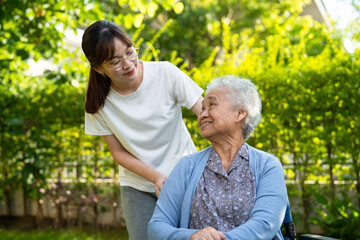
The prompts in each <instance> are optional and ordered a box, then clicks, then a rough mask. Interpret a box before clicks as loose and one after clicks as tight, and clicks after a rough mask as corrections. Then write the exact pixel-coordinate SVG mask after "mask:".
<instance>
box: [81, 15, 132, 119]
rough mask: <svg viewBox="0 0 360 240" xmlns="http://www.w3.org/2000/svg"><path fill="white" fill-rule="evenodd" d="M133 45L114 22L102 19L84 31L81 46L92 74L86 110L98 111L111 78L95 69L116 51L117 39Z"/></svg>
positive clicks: (103, 102) (88, 111) (108, 88)
mask: <svg viewBox="0 0 360 240" xmlns="http://www.w3.org/2000/svg"><path fill="white" fill-rule="evenodd" d="M116 39H119V40H120V41H122V42H123V43H124V44H125V45H126V46H127V47H131V46H132V42H131V40H130V38H129V37H128V35H127V34H126V33H125V32H124V31H123V30H122V29H121V28H120V27H119V26H118V25H116V24H115V23H114V22H111V21H106V20H101V21H96V22H95V23H93V24H91V25H90V26H89V27H88V28H87V29H86V30H85V32H84V35H83V37H82V43H81V47H82V49H83V51H84V53H85V56H86V58H87V59H88V61H89V63H90V76H89V83H88V88H87V91H86V99H85V111H86V112H87V113H92V114H94V113H97V112H98V111H99V109H100V108H102V107H103V106H104V104H105V99H106V96H107V94H108V93H109V90H110V84H111V79H110V78H109V77H108V76H106V75H105V74H104V75H102V74H100V73H98V72H97V71H95V69H100V68H101V65H102V64H103V63H104V62H105V61H106V60H109V59H110V58H111V57H112V56H113V55H114V53H115V40H116Z"/></svg>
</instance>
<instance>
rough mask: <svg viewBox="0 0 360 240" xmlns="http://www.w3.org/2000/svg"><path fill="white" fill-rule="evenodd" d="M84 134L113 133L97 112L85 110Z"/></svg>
mask: <svg viewBox="0 0 360 240" xmlns="http://www.w3.org/2000/svg"><path fill="white" fill-rule="evenodd" d="M85 134H89V135H99V136H106V135H111V134H113V132H112V131H111V130H110V128H109V127H108V125H107V124H106V122H105V120H104V119H103V118H102V116H101V115H100V114H99V113H95V114H90V113H87V112H85Z"/></svg>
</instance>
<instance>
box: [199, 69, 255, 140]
mask: <svg viewBox="0 0 360 240" xmlns="http://www.w3.org/2000/svg"><path fill="white" fill-rule="evenodd" d="M220 87H226V88H228V89H229V91H228V93H227V94H226V95H225V97H226V98H227V99H228V100H230V101H231V104H232V106H233V107H234V108H236V109H242V110H245V111H246V112H247V115H246V117H245V121H244V124H243V126H242V129H243V133H244V139H245V140H246V139H248V138H249V136H250V134H251V133H252V132H253V131H254V129H255V127H256V126H257V125H258V124H259V123H260V121H261V117H262V116H261V99H260V94H259V93H258V90H257V88H256V86H255V85H254V84H253V83H252V82H251V81H250V80H248V79H245V78H237V77H235V76H232V75H224V76H221V77H219V78H215V79H213V80H212V81H211V82H210V83H209V84H208V85H207V89H206V94H208V93H209V92H210V91H212V90H214V89H215V88H220Z"/></svg>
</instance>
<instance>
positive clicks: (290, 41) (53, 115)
mask: <svg viewBox="0 0 360 240" xmlns="http://www.w3.org/2000/svg"><path fill="white" fill-rule="evenodd" d="M359 5H360V1H359V0H342V1H341V0H184V1H178V0H154V1H151V0H64V1H58V0H36V1H34V0H0V52H1V54H0V234H1V238H2V239H48V238H52V239H88V240H92V239H107V240H110V239H127V233H126V230H125V224H124V220H123V218H122V211H121V208H120V207H119V204H120V201H121V199H120V198H119V182H118V180H117V166H116V164H115V163H114V161H113V160H112V158H111V155H110V153H109V151H108V150H107V148H106V145H105V144H104V143H103V141H102V140H101V138H99V137H94V136H87V135H84V126H83V122H84V99H85V90H86V86H87V79H88V74H89V64H88V62H87V61H86V59H85V56H84V55H83V52H82V50H81V48H80V44H81V37H82V33H83V31H84V29H85V28H86V27H87V26H88V25H90V24H91V23H93V22H94V21H96V20H101V19H107V20H111V21H114V22H115V23H117V24H119V25H120V26H122V27H123V28H124V30H125V31H126V32H127V33H129V35H130V37H131V38H132V41H133V42H134V43H136V45H138V46H140V59H142V60H144V61H158V60H159V61H170V62H172V63H174V64H176V65H177V66H178V67H179V68H181V69H182V70H183V71H185V72H186V73H187V74H188V75H189V76H190V77H191V78H192V79H193V80H194V81H195V82H196V83H198V84H199V85H200V86H201V87H203V88H205V86H206V85H207V83H208V82H210V81H211V80H212V79H213V78H215V77H218V76H221V75H225V74H233V75H237V76H241V77H244V78H249V79H251V80H252V81H253V82H254V83H255V84H256V86H257V87H258V88H259V90H260V94H261V98H262V102H263V119H262V122H261V123H260V125H259V126H258V127H257V129H256V130H255V132H254V133H253V134H252V135H251V137H250V138H249V139H248V141H247V142H248V143H249V144H250V145H252V146H254V147H257V148H259V149H262V150H265V151H268V152H270V153H272V154H273V155H275V156H277V157H278V158H279V159H280V161H281V162H282V164H283V166H284V171H285V175H286V183H287V187H288V192H289V197H290V202H291V208H292V214H293V218H294V222H295V227H296V230H297V232H298V233H316V234H323V235H327V236H332V237H335V238H341V239H360V231H359V229H360V216H359V214H360V108H359V106H358V105H357V104H359V101H360V49H359V46H360V45H359V40H360V17H359V13H360V8H359ZM154 87H156V86H154ZM183 117H184V121H185V123H186V125H187V127H188V129H189V131H190V132H191V134H192V137H193V140H194V142H195V144H196V146H197V148H198V149H203V148H204V147H206V146H208V145H209V143H208V142H207V141H206V140H204V139H202V138H201V136H200V134H199V130H198V126H197V123H196V118H195V116H194V115H193V114H192V113H191V112H189V111H187V110H186V109H184V110H183Z"/></svg>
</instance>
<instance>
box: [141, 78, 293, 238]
mask: <svg viewBox="0 0 360 240" xmlns="http://www.w3.org/2000/svg"><path fill="white" fill-rule="evenodd" d="M206 93H207V94H206V97H205V99H204V101H203V103H202V111H201V113H200V115H199V117H198V124H199V127H200V132H201V135H202V136H203V137H204V138H206V139H208V140H209V141H210V142H211V144H212V146H211V147H208V148H206V149H204V150H202V151H199V152H197V153H194V154H192V155H188V156H186V157H184V158H183V159H182V160H181V161H180V162H179V163H178V164H177V166H176V167H175V169H174V170H173V171H172V173H171V174H170V176H169V177H168V179H167V180H166V182H165V184H164V186H163V188H162V191H161V193H160V197H159V199H158V201H157V205H156V208H155V211H154V214H153V216H152V219H151V221H150V223H149V225H148V235H149V239H153V240H159V239H176V240H180V239H191V240H195V239H210V240H212V239H214V240H220V239H237V240H239V239H283V236H282V234H281V231H280V226H281V224H282V221H283V219H284V215H285V210H286V205H287V199H288V198H287V190H286V186H285V180H284V172H283V168H282V166H281V164H280V162H279V160H278V159H277V158H276V157H274V156H272V155H270V154H268V153H266V152H262V151H260V150H258V149H255V148H253V147H251V146H249V145H248V144H246V143H245V142H244V141H245V140H246V139H247V138H248V137H249V135H250V134H251V133H252V132H253V131H254V128H255V127H256V126H257V124H258V123H259V122H260V121H261V100H260V96H259V94H258V92H257V88H256V87H255V85H254V84H252V83H251V82H250V81H249V80H247V79H241V78H236V77H234V76H230V75H227V76H222V77H220V78H217V79H214V80H213V81H212V82H211V83H210V84H209V85H208V88H207V91H206Z"/></svg>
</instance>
